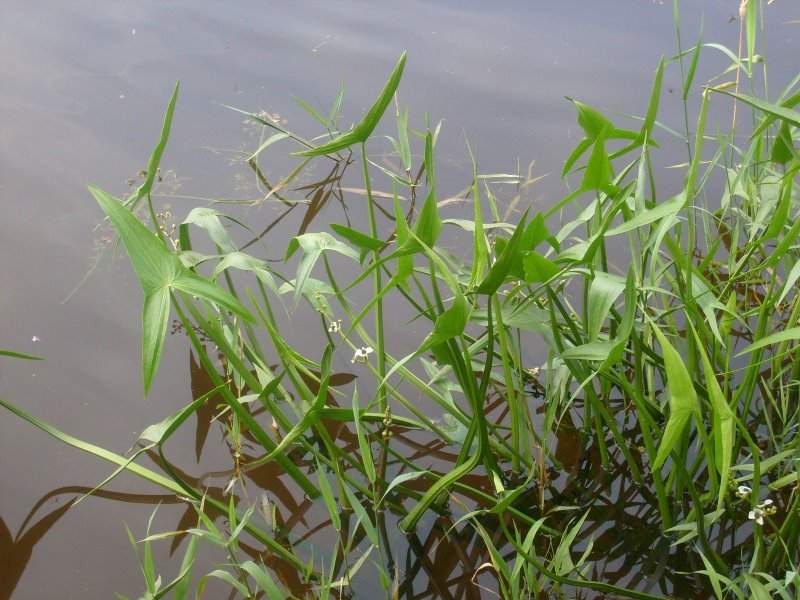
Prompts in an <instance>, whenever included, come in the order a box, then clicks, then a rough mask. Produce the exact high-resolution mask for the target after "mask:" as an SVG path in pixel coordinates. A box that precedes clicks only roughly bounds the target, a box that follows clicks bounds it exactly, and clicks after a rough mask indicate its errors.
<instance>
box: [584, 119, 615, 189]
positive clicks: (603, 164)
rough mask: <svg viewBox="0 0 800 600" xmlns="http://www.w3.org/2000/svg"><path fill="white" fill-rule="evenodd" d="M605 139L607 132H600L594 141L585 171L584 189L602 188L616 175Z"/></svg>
mask: <svg viewBox="0 0 800 600" xmlns="http://www.w3.org/2000/svg"><path fill="white" fill-rule="evenodd" d="M605 141H606V137H605V132H602V133H600V134H599V135H598V136H597V138H596V139H595V141H594V147H593V148H592V153H591V154H590V155H589V162H588V163H587V164H586V169H585V170H584V172H583V179H582V181H581V189H582V190H602V189H604V188H605V187H606V186H607V185H608V184H609V183H610V182H611V179H612V177H613V176H614V174H613V172H612V171H611V161H610V160H609V158H608V153H607V152H606V146H605Z"/></svg>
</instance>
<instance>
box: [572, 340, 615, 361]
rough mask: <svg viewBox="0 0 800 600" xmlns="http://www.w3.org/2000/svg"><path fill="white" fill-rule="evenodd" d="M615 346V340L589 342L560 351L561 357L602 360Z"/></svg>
mask: <svg viewBox="0 0 800 600" xmlns="http://www.w3.org/2000/svg"><path fill="white" fill-rule="evenodd" d="M616 346H617V342H616V341H613V342H589V343H587V344H581V345H580V346H573V347H572V348H567V349H566V350H564V351H563V352H562V353H561V357H562V358H564V359H572V360H593V361H604V360H606V359H607V358H608V357H609V355H610V354H611V352H612V351H613V350H614V348H615V347H616Z"/></svg>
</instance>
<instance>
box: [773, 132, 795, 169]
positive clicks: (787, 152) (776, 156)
mask: <svg viewBox="0 0 800 600" xmlns="http://www.w3.org/2000/svg"><path fill="white" fill-rule="evenodd" d="M794 156H795V150H794V140H793V139H792V130H791V129H790V128H789V123H787V122H786V121H784V122H783V123H781V126H780V128H779V129H778V135H777V136H776V137H775V144H774V145H773V146H772V154H771V155H770V158H769V159H770V160H771V161H772V162H774V163H779V164H782V165H785V164H786V163H788V162H789V161H790V160H792V158H794Z"/></svg>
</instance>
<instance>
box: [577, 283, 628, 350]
mask: <svg viewBox="0 0 800 600" xmlns="http://www.w3.org/2000/svg"><path fill="white" fill-rule="evenodd" d="M624 289H625V280H624V279H623V278H622V277H619V276H618V275H611V274H609V273H604V272H602V271H596V272H595V274H594V278H593V279H592V283H591V285H590V287H589V306H588V331H587V332H586V334H587V337H588V339H589V341H590V342H595V341H597V339H598V336H599V335H600V330H601V329H602V327H603V323H604V322H605V320H606V317H607V316H608V313H609V311H610V310H611V307H612V306H613V305H614V302H616V300H617V298H619V296H620V294H622V292H623V290H624Z"/></svg>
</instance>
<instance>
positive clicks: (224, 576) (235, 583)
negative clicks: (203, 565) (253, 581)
mask: <svg viewBox="0 0 800 600" xmlns="http://www.w3.org/2000/svg"><path fill="white" fill-rule="evenodd" d="M206 577H214V578H216V579H221V580H222V581H224V582H225V583H227V584H228V585H229V586H231V587H232V588H233V589H235V590H236V591H237V592H239V594H241V596H242V598H250V597H251V596H250V591H249V590H248V589H247V586H246V585H244V584H243V583H242V582H241V581H239V580H238V579H236V578H235V577H234V576H233V575H231V574H230V573H228V572H227V571H223V570H222V569H216V570H214V571H211V572H210V573H209V574H208V575H206Z"/></svg>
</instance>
